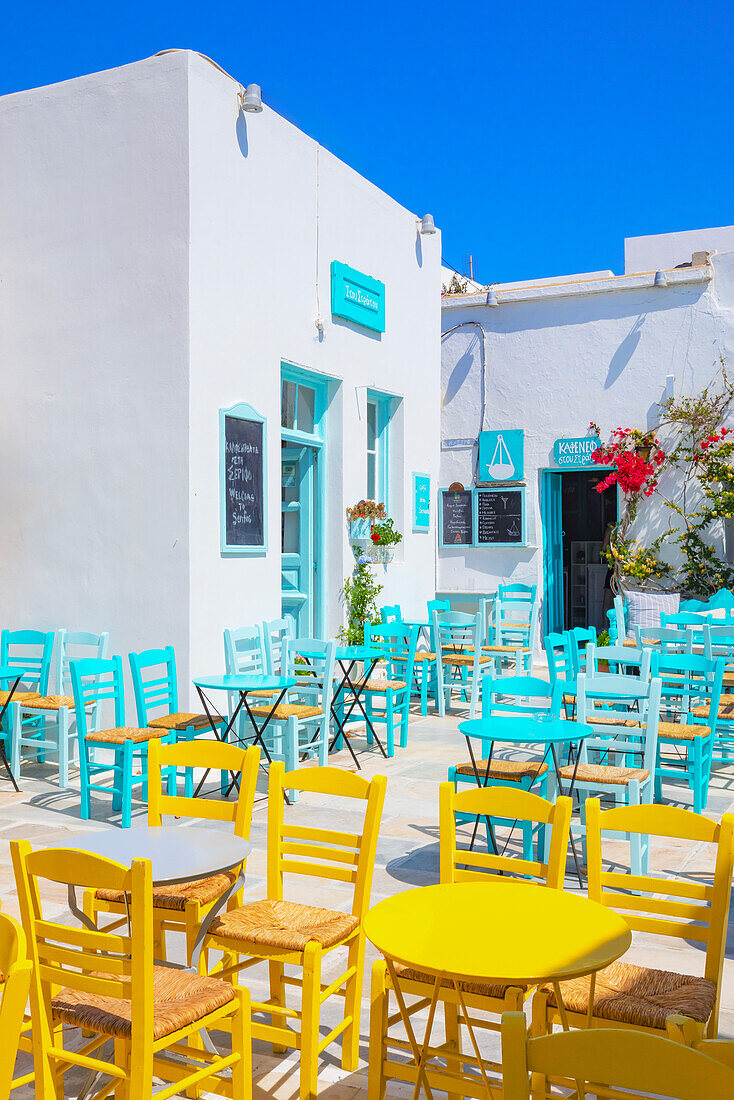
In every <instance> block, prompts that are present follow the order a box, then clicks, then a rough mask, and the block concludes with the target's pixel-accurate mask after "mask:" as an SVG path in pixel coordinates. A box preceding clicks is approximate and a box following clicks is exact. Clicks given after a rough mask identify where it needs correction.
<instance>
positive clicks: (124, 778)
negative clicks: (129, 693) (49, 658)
mask: <svg viewBox="0 0 734 1100" xmlns="http://www.w3.org/2000/svg"><path fill="white" fill-rule="evenodd" d="M69 669H70V672H71V683H72V688H73V692H74V709H75V713H76V727H77V731H78V739H79V772H80V778H81V785H82V792H81V795H82V799H81V803H82V804H81V815H82V818H84V820H85V821H86V820H88V819H89V817H90V816H91V792H92V791H104V792H105V793H107V794H109V793H110V792H111V793H112V810H113V813H117V812H118V811H119V812H120V815H121V817H120V824H121V826H122V828H123V829H128V828H129V827H130V818H131V814H132V791H133V787H135V786H141V785H142V788H143V792H142V793H143V799H145V798H146V795H147V786H148V742H149V741H152V740H153V739H155V738H160V739H161V741H163V742H164V743H165V744H168V743H170V742H171V741H173V739H174V735H173V734H172V733H170V732H169V731H167V730H165V729H161V728H158V729H151V728H147V729H143V728H142V727H139V728H134V727H131V726H126V725H125V685H124V681H123V674H122V657H120V656H119V655H116V656H114V657H106V658H98V657H84V658H82V659H81V660H78V661H71V662H70V664H69ZM95 703H101V704H103V705H107V704H109V703H112V705H113V707H114V722H115V724H114V726H113V727H111V728H110V729H102V730H93V729H90V728H89V726H90V723H89V718H88V716H89V713H90V710H91V707H92V706H93V704H95ZM103 724H104V723H103ZM92 749H95V750H97V751H109V752H112V754H113V760H112V762H111V763H110V762H109V761H104V762H102V761H100V760H99V759H98V758H97V757H96V756H95V757H94V758H93V757H92V754H91V750H92ZM134 760H135V761H138V762H139V763H140V765H141V775H140V776H139V777H137V776H136V777H133V761H134ZM102 772H111V782H109V783H106V784H103V783H99V782H94V780H95V778H96V777H97V776H99V775H100V774H101V773H102Z"/></svg>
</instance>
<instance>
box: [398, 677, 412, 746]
mask: <svg viewBox="0 0 734 1100" xmlns="http://www.w3.org/2000/svg"><path fill="white" fill-rule="evenodd" d="M400 709H401V717H400V748H401V749H405V748H407V747H408V723H409V721H410V692H409V691H408V690H406V691H404V692H403V701H402V703H401V705H400Z"/></svg>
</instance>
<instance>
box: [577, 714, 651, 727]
mask: <svg viewBox="0 0 734 1100" xmlns="http://www.w3.org/2000/svg"><path fill="white" fill-rule="evenodd" d="M586 721H587V722H588V723H589V725H590V726H639V724H640V723H639V722H631V721H630V720H629V718H623V717H622V716H621V715H620V717H619V718H598V717H597V716H596V715H594V717H593V718H587V719H586Z"/></svg>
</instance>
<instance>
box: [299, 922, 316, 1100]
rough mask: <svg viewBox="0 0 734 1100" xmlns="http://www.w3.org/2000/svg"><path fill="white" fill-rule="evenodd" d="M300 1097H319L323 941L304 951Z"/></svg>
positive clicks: (304, 1099) (310, 944)
mask: <svg viewBox="0 0 734 1100" xmlns="http://www.w3.org/2000/svg"><path fill="white" fill-rule="evenodd" d="M301 994H302V996H301V1082H300V1089H299V1097H300V1100H316V1096H317V1092H318V1076H319V1008H320V1005H321V944H318V943H313V942H312V943H307V944H306V947H305V950H304V952H303V987H302V990H301Z"/></svg>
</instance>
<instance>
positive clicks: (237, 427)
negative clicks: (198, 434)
mask: <svg viewBox="0 0 734 1100" xmlns="http://www.w3.org/2000/svg"><path fill="white" fill-rule="evenodd" d="M219 448H220V453H219V466H220V473H219V477H220V495H221V496H220V505H221V515H220V524H221V548H222V551H224V552H229V553H233V554H252V553H262V552H263V551H264V550H266V549H267V546H266V514H265V513H266V507H265V476H264V463H265V419H264V417H262V416H260V415H259V414H258V413H256V412H255V410H254V409H253V408H252V406H251V405H245V404H240V405H234V406H233V407H232V408H231V409H220V412H219Z"/></svg>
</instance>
